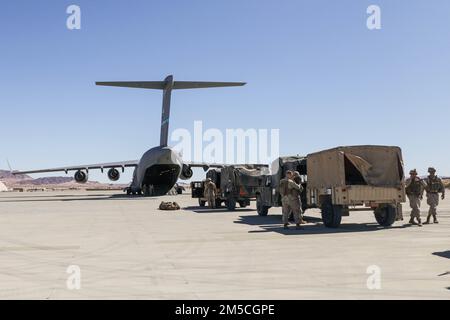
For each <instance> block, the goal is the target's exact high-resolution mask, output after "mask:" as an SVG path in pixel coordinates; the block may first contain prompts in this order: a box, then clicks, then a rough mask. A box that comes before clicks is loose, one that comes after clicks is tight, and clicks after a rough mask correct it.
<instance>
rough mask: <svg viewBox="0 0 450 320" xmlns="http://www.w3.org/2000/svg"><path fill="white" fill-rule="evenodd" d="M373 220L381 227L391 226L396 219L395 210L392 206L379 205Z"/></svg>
mask: <svg viewBox="0 0 450 320" xmlns="http://www.w3.org/2000/svg"><path fill="white" fill-rule="evenodd" d="M374 213H375V219H376V220H377V222H378V224H379V225H380V226H383V227H389V226H391V225H392V224H393V223H394V222H395V219H396V217H397V208H396V207H395V206H393V205H392V204H381V205H379V206H378V208H376V209H375V211H374Z"/></svg>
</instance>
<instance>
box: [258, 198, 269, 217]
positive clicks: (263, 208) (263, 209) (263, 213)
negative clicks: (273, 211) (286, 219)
mask: <svg viewBox="0 0 450 320" xmlns="http://www.w3.org/2000/svg"><path fill="white" fill-rule="evenodd" d="M256 211H257V212H258V215H260V216H262V217H265V216H267V214H268V213H269V207H267V206H265V205H263V204H262V201H261V196H260V195H257V196H256Z"/></svg>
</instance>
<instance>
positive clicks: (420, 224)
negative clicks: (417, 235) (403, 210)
mask: <svg viewBox="0 0 450 320" xmlns="http://www.w3.org/2000/svg"><path fill="white" fill-rule="evenodd" d="M417 222H418V224H417V225H418V226H419V227H421V226H422V220H420V218H417Z"/></svg>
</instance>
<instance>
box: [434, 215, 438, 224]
mask: <svg viewBox="0 0 450 320" xmlns="http://www.w3.org/2000/svg"><path fill="white" fill-rule="evenodd" d="M433 222H434V223H439V221H438V220H437V217H436V215H433Z"/></svg>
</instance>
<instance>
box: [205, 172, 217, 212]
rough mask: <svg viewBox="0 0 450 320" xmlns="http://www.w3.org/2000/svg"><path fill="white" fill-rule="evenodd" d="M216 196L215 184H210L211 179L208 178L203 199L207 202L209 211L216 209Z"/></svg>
mask: <svg viewBox="0 0 450 320" xmlns="http://www.w3.org/2000/svg"><path fill="white" fill-rule="evenodd" d="M216 195H217V187H216V184H215V183H214V182H212V181H211V179H209V178H208V179H206V181H205V191H204V197H205V198H206V201H208V206H209V207H210V208H211V209H213V208H215V207H216Z"/></svg>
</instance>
